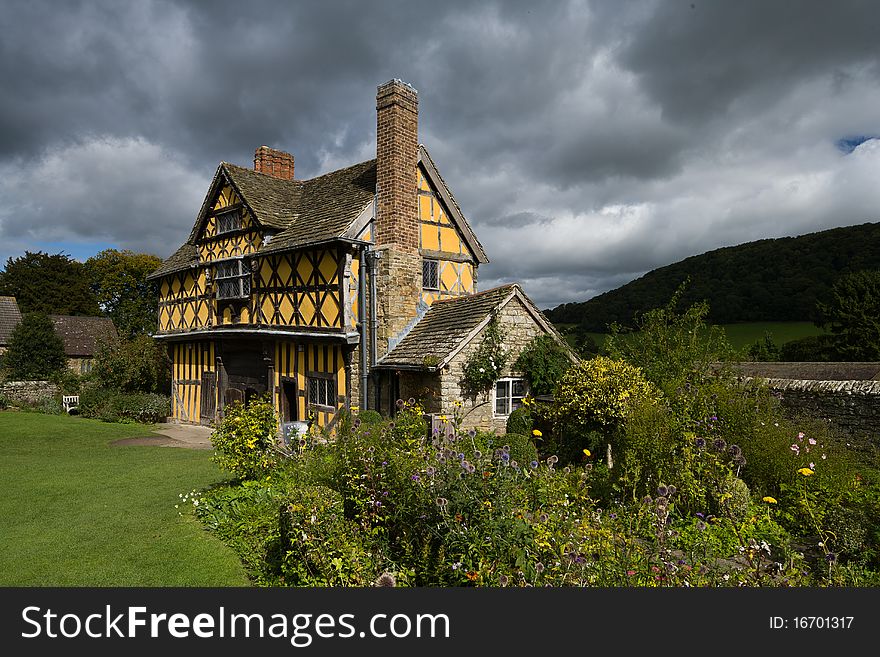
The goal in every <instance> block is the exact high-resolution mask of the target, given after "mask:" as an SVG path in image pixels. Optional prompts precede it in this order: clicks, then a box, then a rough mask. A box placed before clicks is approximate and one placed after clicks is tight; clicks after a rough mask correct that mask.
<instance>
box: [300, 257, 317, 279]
mask: <svg viewBox="0 0 880 657" xmlns="http://www.w3.org/2000/svg"><path fill="white" fill-rule="evenodd" d="M312 270H313V267H312V265H311V263H310V262H309V261H308V260H307V259H306V258H304V257H303V258H300V259H299V263H298V264H297V266H296V273H297V275H298V276H299V277H300V279H302V282H303V284H305V285H309V284H310V283H311V280H310V279H311V277H312Z"/></svg>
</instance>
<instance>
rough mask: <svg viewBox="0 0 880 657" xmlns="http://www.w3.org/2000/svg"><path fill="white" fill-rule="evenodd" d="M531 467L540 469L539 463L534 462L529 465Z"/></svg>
mask: <svg viewBox="0 0 880 657" xmlns="http://www.w3.org/2000/svg"><path fill="white" fill-rule="evenodd" d="M529 465H530V466H532V467H533V468H537V467H538V462H537V461H532V462H531V463H529Z"/></svg>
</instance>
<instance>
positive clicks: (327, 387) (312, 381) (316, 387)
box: [309, 377, 336, 407]
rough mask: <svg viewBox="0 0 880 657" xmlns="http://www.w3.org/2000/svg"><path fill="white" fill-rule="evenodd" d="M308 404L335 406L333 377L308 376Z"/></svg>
mask: <svg viewBox="0 0 880 657" xmlns="http://www.w3.org/2000/svg"><path fill="white" fill-rule="evenodd" d="M309 404H310V405H312V406H330V407H335V406H336V386H335V385H334V384H333V379H323V378H318V377H310V378H309Z"/></svg>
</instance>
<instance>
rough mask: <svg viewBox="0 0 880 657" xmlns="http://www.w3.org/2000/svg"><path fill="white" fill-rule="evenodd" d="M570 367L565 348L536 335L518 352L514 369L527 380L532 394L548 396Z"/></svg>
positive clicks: (569, 358) (545, 336)
mask: <svg viewBox="0 0 880 657" xmlns="http://www.w3.org/2000/svg"><path fill="white" fill-rule="evenodd" d="M572 365H573V362H572V358H571V357H570V356H569V354H568V350H567V349H565V347H563V346H562V345H560V344H559V343H558V342H556V340H555V339H553V337H552V336H549V335H537V336H535V337H534V338H533V339H532V341H531V342H529V344H527V345H526V347H525V348H524V349H523V350H522V351H521V352H520V354H519V357H518V358H517V359H516V363H514V368H515V369H516V370H519V371H520V372H522V373H523V374H524V375H525V377H526V379H528V381H529V389H530V390H531V391H532V393H533V394H535V395H549V394H552V393H553V389H554V388H556V384H557V383H559V380H560V379H561V378H562V375H563V374H565V372H566V370H568V368H569V367H571V366H572Z"/></svg>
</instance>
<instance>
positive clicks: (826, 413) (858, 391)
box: [746, 378, 880, 446]
mask: <svg viewBox="0 0 880 657" xmlns="http://www.w3.org/2000/svg"><path fill="white" fill-rule="evenodd" d="M746 380H749V379H748V378H747V379H746ZM762 380H763V381H765V382H766V383H767V385H768V387H769V388H770V389H771V390H773V391H774V392H776V393H778V394H779V395H780V397H781V400H782V405H783V407H784V408H785V409H786V410H787V411H789V412H790V413H791V414H793V415H794V414H804V415H808V416H810V417H814V418H818V419H824V420H826V421H828V422H829V423H830V424H831V425H832V426H833V427H835V428H837V429H838V430H840V431H841V432H842V433H844V434H846V435H848V436H850V437H852V438H854V439H856V438H860V439H865V440H867V441H869V442H871V443H872V444H874V445H875V446H880V381H816V380H804V379H778V378H763V379H762Z"/></svg>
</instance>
